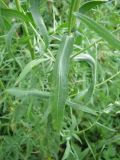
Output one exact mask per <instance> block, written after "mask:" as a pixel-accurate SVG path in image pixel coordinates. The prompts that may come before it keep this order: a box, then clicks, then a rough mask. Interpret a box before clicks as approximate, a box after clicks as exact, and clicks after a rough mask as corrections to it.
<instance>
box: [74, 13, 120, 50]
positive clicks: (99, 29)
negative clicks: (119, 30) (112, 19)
mask: <svg viewBox="0 0 120 160" xmlns="http://www.w3.org/2000/svg"><path fill="white" fill-rule="evenodd" d="M75 15H76V16H77V17H78V18H79V19H80V20H82V21H83V22H84V23H85V24H86V25H87V26H88V27H89V28H90V29H91V30H93V31H95V32H96V33H97V34H98V35H99V36H101V37H102V38H103V39H104V40H106V41H107V42H108V43H109V44H110V45H111V46H112V47H114V48H115V49H120V41H119V40H117V39H116V38H115V37H114V35H112V34H111V33H110V32H109V31H108V30H107V29H106V28H104V27H103V26H101V25H100V24H98V23H96V22H95V21H94V20H92V19H91V18H89V17H87V16H86V15H84V14H81V13H75Z"/></svg>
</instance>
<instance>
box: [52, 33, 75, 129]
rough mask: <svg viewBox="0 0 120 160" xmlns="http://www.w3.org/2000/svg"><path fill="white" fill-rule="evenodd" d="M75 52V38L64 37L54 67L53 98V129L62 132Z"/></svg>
mask: <svg viewBox="0 0 120 160" xmlns="http://www.w3.org/2000/svg"><path fill="white" fill-rule="evenodd" d="M72 50H73V36H71V35H70V36H64V37H63V38H62V41H61V45H60V48H59V51H58V55H57V59H56V62H55V66H54V76H53V84H54V86H53V87H54V90H53V94H52V97H51V105H52V117H53V127H54V128H55V129H56V130H60V129H61V127H62V123H63V118H64V108H65V102H66V99H67V94H68V93H67V88H68V79H67V75H68V69H69V60H70V54H71V53H72Z"/></svg>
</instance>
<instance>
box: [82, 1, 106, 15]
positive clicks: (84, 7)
mask: <svg viewBox="0 0 120 160" xmlns="http://www.w3.org/2000/svg"><path fill="white" fill-rule="evenodd" d="M106 2H108V1H106V0H104V1H88V2H85V3H84V4H83V5H82V6H81V7H80V9H79V12H81V13H86V12H88V11H89V10H90V9H93V8H95V7H96V6H98V5H100V4H103V3H106Z"/></svg>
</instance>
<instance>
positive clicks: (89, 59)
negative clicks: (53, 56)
mask: <svg viewBox="0 0 120 160" xmlns="http://www.w3.org/2000/svg"><path fill="white" fill-rule="evenodd" d="M74 60H75V61H85V62H87V63H88V64H89V65H90V66H91V68H92V82H91V85H90V87H89V88H88V89H87V90H86V92H85V95H84V100H85V102H87V103H88V101H89V100H90V98H91V96H92V95H93V92H94V88H95V84H96V65H95V60H94V58H93V57H92V56H90V55H89V54H80V55H78V56H76V57H74ZM80 97H81V93H80V94H78V95H77V96H76V97H75V99H76V100H79V99H80Z"/></svg>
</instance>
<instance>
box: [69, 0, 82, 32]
mask: <svg viewBox="0 0 120 160" xmlns="http://www.w3.org/2000/svg"><path fill="white" fill-rule="evenodd" d="M80 1H81V0H71V5H70V12H69V18H68V33H69V34H70V33H71V31H72V29H74V27H75V24H76V17H75V16H74V15H73V13H74V12H77V11H78V9H79V7H80Z"/></svg>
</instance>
